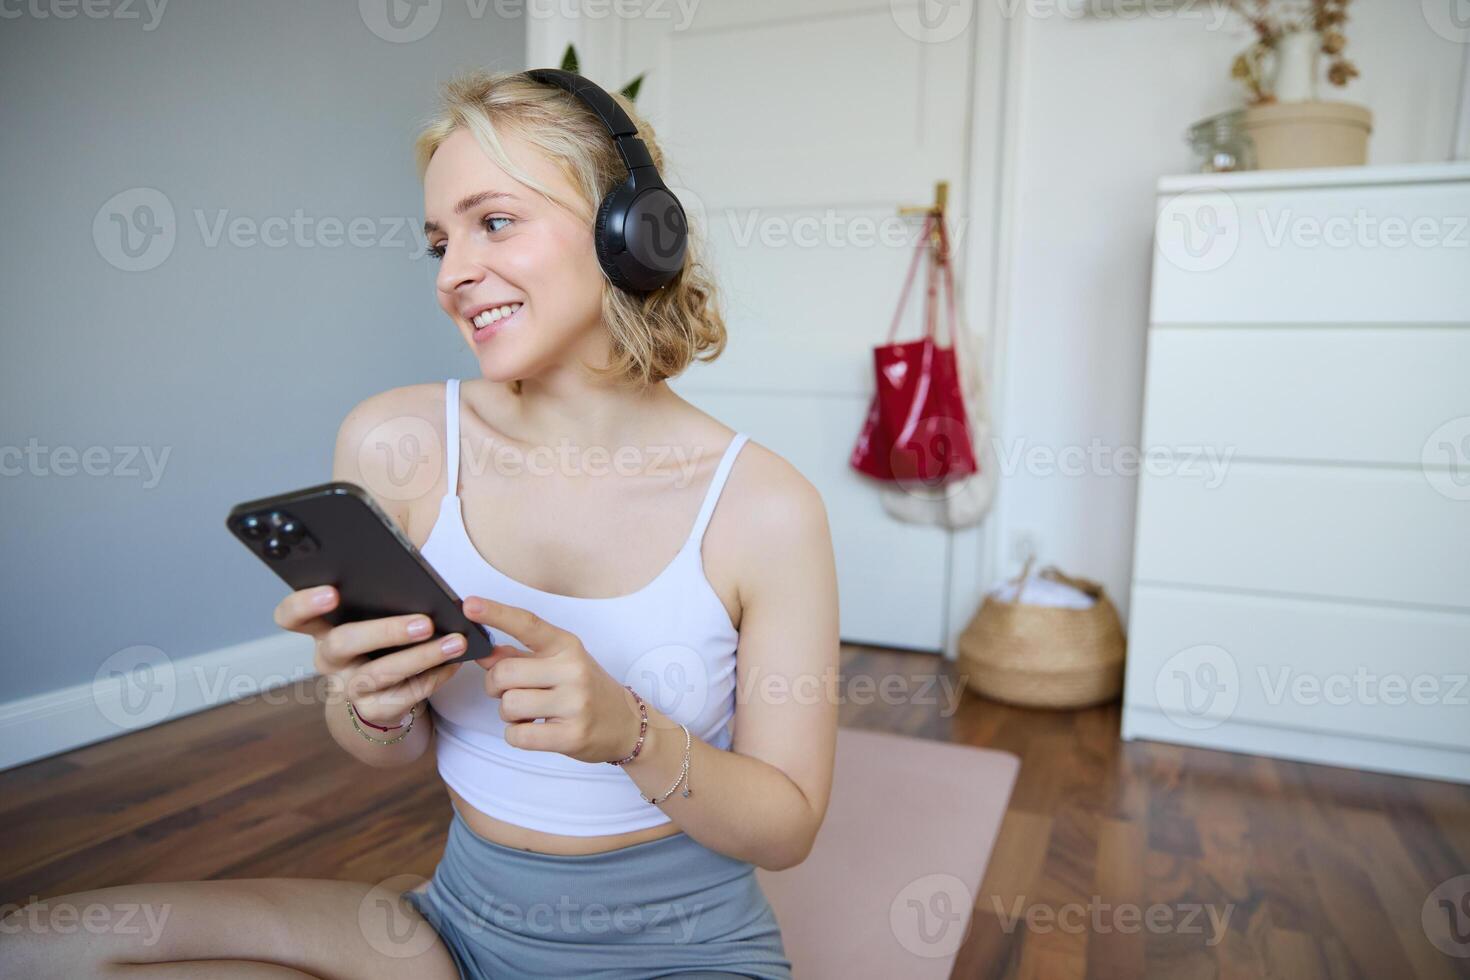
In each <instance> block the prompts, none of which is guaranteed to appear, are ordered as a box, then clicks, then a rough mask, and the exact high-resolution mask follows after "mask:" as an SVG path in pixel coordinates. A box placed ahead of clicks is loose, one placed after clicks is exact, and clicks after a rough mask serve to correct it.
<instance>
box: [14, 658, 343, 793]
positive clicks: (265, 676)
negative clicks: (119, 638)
mask: <svg viewBox="0 0 1470 980" xmlns="http://www.w3.org/2000/svg"><path fill="white" fill-rule="evenodd" d="M312 648H313V644H312V640H311V638H310V637H308V636H300V635H296V634H291V633H282V634H276V635H273V636H266V637H262V638H261V639H258V640H250V641H247V642H245V643H238V644H235V645H234V646H228V647H221V648H220V649H218V650H210V651H207V652H205V653H200V654H196V655H194V656H192V657H185V658H181V659H174V658H171V657H169V656H167V655H166V654H165V653H163V651H161V650H159V649H158V648H156V647H149V646H136V647H129V648H127V649H125V650H120V651H118V652H117V653H115V654H113V655H112V656H110V657H108V658H107V660H105V661H104V662H103V663H102V665H101V666H100V667H99V668H98V670H97V673H96V675H95V677H94V679H93V680H91V681H88V682H85V683H82V684H76V685H73V686H72V687H65V688H61V689H59V690H55V691H47V692H45V693H44V694H35V695H32V696H30V697H25V698H17V699H15V700H13V701H8V702H5V703H3V704H0V770H5V769H10V768H12V767H14V766H19V765H22V764H24V763H27V762H32V761H34V760H36V759H43V758H45V757H46V756H50V755H55V754H56V753H58V752H65V751H67V750H69V749H75V748H78V747H80V746H83V745H90V744H91V743H93V742H100V741H104V740H106V739H110V738H115V737H117V736H119V735H126V734H128V733H129V732H133V731H137V730H139V729H142V728H148V727H151V726H153V725H157V724H161V723H162V722H166V721H170V720H172V719H174V718H180V717H182V716H184V715H189V714H193V713H194V712H196V711H202V710H203V709H205V708H210V707H213V706H215V705H217V704H222V703H224V702H226V701H235V700H239V699H240V698H243V697H248V696H250V695H253V694H258V693H261V692H265V691H270V690H273V689H275V688H278V687H282V686H284V685H287V684H293V683H295V682H296V681H299V680H302V679H304V678H307V677H314V676H316V671H315V670H313V669H312V662H311V661H312Z"/></svg>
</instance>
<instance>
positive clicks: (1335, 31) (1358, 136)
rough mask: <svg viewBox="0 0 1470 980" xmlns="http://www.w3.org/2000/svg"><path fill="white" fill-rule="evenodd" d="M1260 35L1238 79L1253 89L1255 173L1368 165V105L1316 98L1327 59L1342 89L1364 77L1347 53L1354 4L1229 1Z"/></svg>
mask: <svg viewBox="0 0 1470 980" xmlns="http://www.w3.org/2000/svg"><path fill="white" fill-rule="evenodd" d="M1224 3H1225V6H1226V7H1228V8H1229V9H1230V10H1233V11H1234V12H1235V13H1236V14H1238V15H1239V16H1240V17H1241V18H1242V19H1244V20H1245V22H1246V23H1247V24H1249V25H1250V27H1251V29H1252V30H1253V31H1254V32H1255V35H1256V40H1255V42H1254V43H1253V44H1252V45H1251V46H1250V47H1249V48H1247V49H1246V50H1245V51H1243V52H1241V54H1240V55H1239V56H1238V57H1237V58H1236V59H1235V64H1234V66H1233V68H1232V70H1231V74H1232V75H1233V76H1234V77H1235V78H1237V79H1239V80H1240V81H1241V82H1242V83H1243V84H1244V85H1245V87H1246V92H1247V96H1248V98H1247V103H1248V104H1247V106H1246V108H1245V110H1244V111H1243V113H1242V114H1241V120H1240V125H1241V129H1242V130H1243V131H1244V132H1245V134H1246V135H1247V136H1249V137H1250V139H1251V141H1252V142H1253V143H1254V144H1255V151H1256V152H1255V156H1256V166H1258V167H1260V168H1261V169H1263V170H1275V169H1287V168H1293V167H1343V166H1355V165H1361V164H1364V163H1366V162H1367V160H1368V134H1369V133H1370V132H1371V131H1372V128H1373V114H1372V113H1371V112H1370V111H1369V110H1368V108H1367V107H1366V106H1362V105H1357V104H1355V103H1351V102H1329V101H1323V100H1320V99H1319V98H1318V96H1317V84H1318V79H1319V75H1320V74H1321V61H1322V57H1323V56H1326V58H1327V61H1328V65H1327V72H1326V74H1327V80H1328V82H1330V83H1331V84H1332V85H1334V86H1337V87H1342V86H1345V85H1347V84H1348V83H1349V82H1350V81H1352V80H1353V79H1354V78H1355V77H1357V75H1358V69H1357V67H1356V66H1355V65H1354V64H1353V63H1352V62H1351V61H1349V60H1348V59H1347V57H1346V55H1345V54H1344V51H1345V49H1346V48H1347V36H1346V35H1345V34H1344V33H1343V30H1344V28H1345V26H1346V24H1347V19H1348V15H1347V8H1348V4H1349V3H1351V0H1224Z"/></svg>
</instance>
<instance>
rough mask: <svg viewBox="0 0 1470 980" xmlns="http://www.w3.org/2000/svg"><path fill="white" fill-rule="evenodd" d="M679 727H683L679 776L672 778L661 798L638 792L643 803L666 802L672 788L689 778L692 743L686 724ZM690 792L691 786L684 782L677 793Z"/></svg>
mask: <svg viewBox="0 0 1470 980" xmlns="http://www.w3.org/2000/svg"><path fill="white" fill-rule="evenodd" d="M679 727H680V728H682V729H684V764H683V765H681V766H680V767H679V778H678V779H676V780H674V785H672V786H670V787H669V789H668V792H666V793H664V795H663V799H658V798H655V797H652V796H643V794H642V793H639V794H638V795H639V796H643V802H645V803H652V804H654V805H655V806H656V805H658V804H660V803H667V802H668V800H669V797H671V796H673V795H674V790H676V789H678V788H679V784H680V783H683V782H684V780H686V779H688V778H689V746H690V745H691V744H692V741H691V739H690V737H689V728H688V726H686V725H680V726H679ZM692 792H694V789H693V787H691V786H689V785H688V784H687V783H685V785H684V792H683V793H681V794H679V795H680V796H688V795H689V794H690V793H692Z"/></svg>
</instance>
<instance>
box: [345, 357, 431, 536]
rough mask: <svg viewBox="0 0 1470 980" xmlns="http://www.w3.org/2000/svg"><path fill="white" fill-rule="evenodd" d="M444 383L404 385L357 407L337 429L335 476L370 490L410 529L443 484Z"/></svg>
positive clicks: (362, 402) (381, 393)
mask: <svg viewBox="0 0 1470 980" xmlns="http://www.w3.org/2000/svg"><path fill="white" fill-rule="evenodd" d="M444 440H445V432H444V383H443V382H429V383H425V384H412V385H402V386H400V387H397V388H389V389H388V390H386V391H380V392H378V393H377V394H374V395H369V396H368V397H366V398H364V399H363V400H362V401H360V402H358V403H357V404H356V405H354V406H353V407H352V408H351V409H350V410H349V411H348V412H347V415H346V416H345V417H344V418H343V419H342V423H341V425H340V426H339V427H338V429H337V442H336V446H335V448H334V450H333V455H332V479H334V480H346V481H348V482H351V483H356V484H357V485H359V486H361V487H363V488H364V489H366V490H367V491H368V492H369V493H371V494H372V496H373V499H374V500H375V501H376V502H377V503H378V505H379V506H380V507H382V508H383V509H384V510H385V511H387V512H388V513H389V514H391V515H392V516H393V517H394V518H395V519H397V520H398V522H399V524H400V525H402V526H404V527H408V526H409V524H410V510H411V508H412V507H413V506H414V505H415V504H416V503H417V502H418V501H420V500H424V499H429V498H431V497H432V496H433V491H434V490H435V489H436V488H437V487H438V486H439V485H440V484H441V483H442V482H443V480H444V476H443V474H442V472H441V471H442V470H443V469H444V467H443V465H442V460H443V459H444Z"/></svg>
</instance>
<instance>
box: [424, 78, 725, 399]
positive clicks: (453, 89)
mask: <svg viewBox="0 0 1470 980" xmlns="http://www.w3.org/2000/svg"><path fill="white" fill-rule="evenodd" d="M611 94H612V97H613V98H615V99H617V101H618V104H619V105H621V106H622V107H623V111H625V112H627V114H628V116H629V118H631V119H632V120H633V123H634V124H635V125H636V126H637V127H638V136H639V138H640V139H642V140H643V142H644V143H645V144H646V145H647V146H648V152H649V153H650V154H651V155H652V157H653V162H654V165H655V166H656V167H658V168H659V171H660V172H663V165H664V159H663V152H662V151H661V150H660V149H659V146H658V141H657V139H656V138H655V137H654V133H653V128H652V127H651V126H649V125H648V123H647V121H646V120H644V119H643V118H642V117H641V116H640V115H638V113H637V111H636V110H635V109H634V107H633V103H632V102H630V101H629V100H628V99H626V98H624V97H623V96H622V95H620V94H618V93H615V92H614V93H611ZM460 128H464V129H465V130H467V131H469V133H470V134H471V135H473V136H474V137H475V141H476V142H477V143H479V144H480V147H481V148H482V149H484V151H485V152H486V154H488V155H489V156H490V158H491V159H493V160H494V161H495V162H496V163H497V164H499V165H500V167H501V168H502V169H504V170H505V172H506V173H508V174H510V175H511V176H513V177H515V178H516V179H517V180H519V181H521V182H522V183H524V184H525V185H526V186H527V187H530V188H532V189H533V190H535V191H538V192H539V193H541V195H542V196H544V197H545V198H546V199H547V200H549V201H551V202H552V203H554V204H556V205H558V206H560V207H562V208H565V209H566V210H567V211H569V212H571V213H572V214H574V215H576V216H577V217H578V218H579V219H581V220H583V221H585V222H586V224H587V227H588V229H589V230H590V229H591V228H592V225H593V222H594V221H595V219H596V211H597V205H598V203H600V202H601V200H602V198H603V195H604V194H606V193H607V192H608V191H609V190H611V189H612V188H613V187H614V186H616V185H617V184H618V183H621V182H622V181H623V179H624V178H625V177H626V176H627V169H626V167H625V166H624V164H623V160H622V157H620V156H619V155H618V152H617V149H616V148H615V147H614V146H613V142H612V140H611V139H610V138H609V137H608V133H607V128H606V127H605V126H603V124H602V123H601V121H600V120H598V118H597V117H596V116H595V115H594V114H593V113H592V111H591V110H590V109H588V108H587V107H586V106H584V105H583V104H582V103H581V102H580V101H578V100H577V99H576V97H575V96H573V95H571V94H569V93H567V92H564V91H562V90H561V89H557V88H553V87H551V86H548V85H542V84H540V83H538V82H534V81H531V80H530V79H529V78H526V77H525V76H524V75H522V74H519V73H509V72H490V71H485V70H483V69H475V70H471V71H467V72H461V73H459V74H457V75H455V76H454V77H453V78H451V79H450V80H449V81H448V82H446V83H445V84H444V86H443V88H442V89H441V90H440V104H439V108H438V110H437V111H436V112H435V114H434V115H433V117H432V118H431V119H430V121H429V122H428V123H426V124H425V125H424V127H423V129H422V130H421V131H420V133H419V136H418V139H417V141H416V142H415V144H414V155H415V158H416V162H417V166H418V173H419V180H420V181H422V180H423V178H424V174H425V172H426V171H427V170H428V166H429V160H430V159H431V158H432V157H433V155H434V151H435V150H437V149H438V148H439V146H440V144H442V143H443V142H444V141H445V140H446V139H448V138H449V136H450V135H451V134H452V133H453V132H454V131H455V130H457V129H460ZM502 131H503V132H509V133H512V134H514V135H515V136H517V137H518V138H520V139H522V140H525V141H526V142H527V143H529V144H531V145H532V146H534V147H536V148H537V149H539V150H541V152H543V153H544V154H546V156H548V157H549V158H551V159H552V160H553V161H555V162H556V163H557V165H558V166H559V167H560V168H561V170H562V172H563V173H564V174H565V175H566V176H567V178H568V179H569V180H570V182H571V184H572V186H573V187H575V188H577V190H578V192H579V194H580V198H581V199H580V200H575V201H567V200H563V199H561V197H560V196H558V195H557V194H556V193H554V192H553V191H552V190H551V189H550V188H549V187H546V186H545V185H543V184H542V183H541V182H540V181H538V180H536V179H535V178H534V177H532V176H531V175H530V174H529V173H526V172H525V171H524V170H523V169H522V168H520V167H517V166H516V165H515V164H514V163H513V162H512V161H511V160H510V158H509V156H508V155H507V154H506V152H505V148H504V146H503V145H502V143H501V139H500V133H501V132H502ZM696 230H697V229H695V228H693V227H691V228H690V241H689V248H688V251H687V252H686V254H685V256H684V267H683V268H682V269H681V270H680V271H679V272H678V274H677V275H675V277H674V278H673V279H672V280H671V281H670V282H669V283H667V284H666V285H665V286H664V287H663V288H661V289H659V290H656V291H655V292H652V293H648V294H645V295H633V294H630V293H627V292H624V291H623V290H621V289H619V288H618V287H616V286H614V285H613V284H612V283H611V282H610V281H609V280H607V278H606V276H604V278H603V290H602V320H603V323H605V324H606V325H607V329H608V333H609V335H610V339H611V342H612V343H611V347H612V359H611V362H610V363H609V364H608V365H607V366H606V367H598V366H595V365H589V368H590V370H591V371H592V372H593V374H594V375H596V376H598V377H600V378H603V379H606V380H612V381H614V382H616V383H618V384H620V385H623V386H628V387H638V388H642V387H646V386H647V385H650V384H654V383H657V382H659V381H663V380H664V379H666V378H672V377H674V376H675V375H677V374H679V373H680V372H682V371H683V370H684V369H685V368H686V367H688V366H689V364H690V363H691V362H693V361H695V360H700V361H712V360H714V359H715V358H717V357H719V356H720V353H721V352H722V351H723V350H724V349H725V339H726V337H725V319H724V316H723V315H722V314H721V312H720V308H719V302H718V293H717V289H716V286H715V282H714V279H713V277H712V276H711V275H710V273H709V271H708V269H707V268H706V267H705V265H704V264H703V263H702V262H701V260H700V253H701V252H702V249H701V248H700V247H699V243H698V242H697V241H696V236H695V234H694V233H695V231H696ZM515 389H516V390H517V391H519V389H520V383H519V382H516V383H515Z"/></svg>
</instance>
